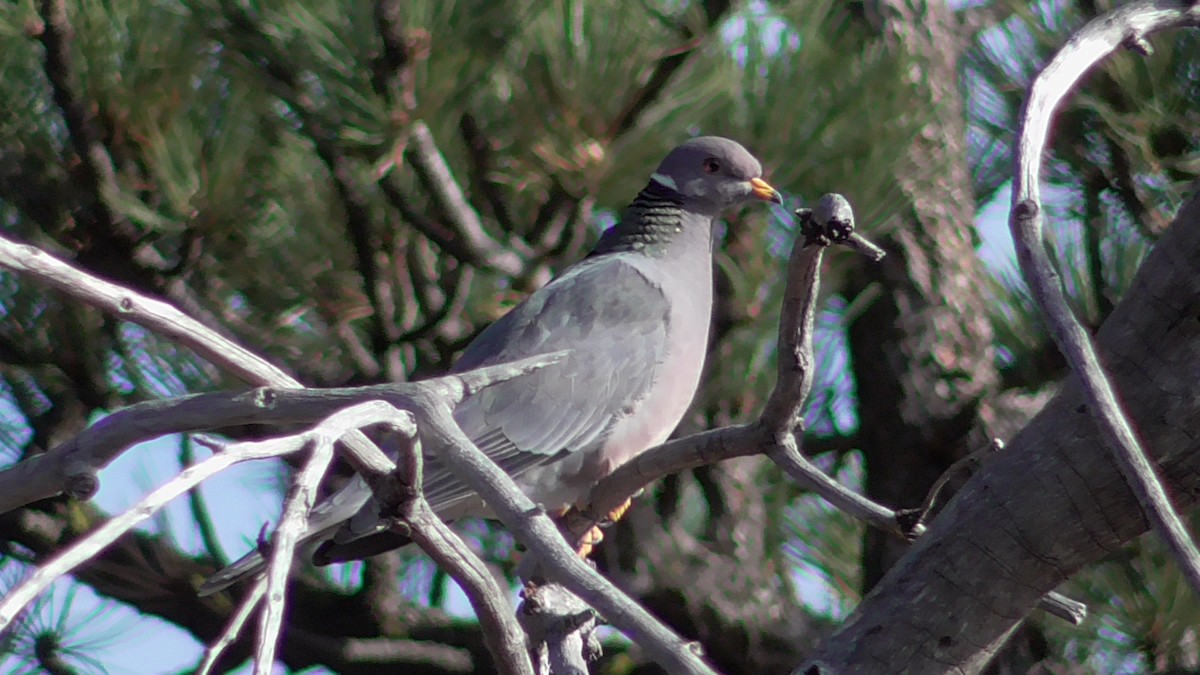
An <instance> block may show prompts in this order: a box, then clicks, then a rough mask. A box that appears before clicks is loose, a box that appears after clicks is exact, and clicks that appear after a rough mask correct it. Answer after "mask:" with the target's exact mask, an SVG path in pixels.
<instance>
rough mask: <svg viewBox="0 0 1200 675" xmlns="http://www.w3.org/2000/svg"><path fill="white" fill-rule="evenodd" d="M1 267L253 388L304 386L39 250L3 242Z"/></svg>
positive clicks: (196, 325) (158, 304)
mask: <svg viewBox="0 0 1200 675" xmlns="http://www.w3.org/2000/svg"><path fill="white" fill-rule="evenodd" d="M0 267H7V268H8V269H11V270H14V271H17V272H23V273H26V274H28V275H30V276H31V277H33V278H34V279H35V280H37V281H38V282H40V283H44V284H46V285H48V286H52V287H54V288H57V289H59V290H61V291H63V292H64V293H66V294H67V295H69V296H71V297H72V298H73V299H75V300H79V301H82V302H84V303H85V304H88V305H91V306H92V307H95V308H97V309H100V310H102V311H105V312H108V313H109V314H112V315H113V316H116V317H119V318H121V319H124V320H126V321H132V322H134V323H136V324H138V325H141V326H144V327H146V328H149V329H150V330H152V331H154V332H156V333H159V334H161V335H163V336H164V337H167V338H169V339H170V340H171V341H173V342H175V343H176V344H180V345H183V346H185V347H188V348H189V349H191V350H192V351H194V352H196V353H197V354H199V355H200V356H201V357H202V358H204V359H206V360H208V361H209V362H211V363H213V364H214V365H217V366H219V367H221V368H223V369H225V370H227V371H230V372H231V373H233V374H234V375H236V376H237V377H240V378H241V379H243V380H245V381H247V382H251V383H254V384H265V385H270V386H276V387H299V386H300V383H299V382H297V381H296V380H295V379H293V378H292V377H291V376H290V375H288V374H287V373H285V372H284V371H283V370H281V369H279V368H277V367H275V366H272V365H270V364H268V363H267V362H266V361H264V360H263V359H262V357H260V356H258V355H257V354H254V353H253V352H250V351H249V350H247V349H245V348H243V347H242V346H240V345H238V344H236V343H234V342H232V341H230V340H228V339H226V338H225V337H223V336H221V335H220V334H219V333H217V332H215V331H213V330H210V329H208V328H206V327H205V326H204V325H203V324H201V323H200V322H198V321H196V320H194V319H192V318H191V317H189V316H187V315H185V314H184V313H182V312H180V311H179V310H177V309H175V308H174V307H172V306H171V305H170V304H168V303H166V302H163V301H161V300H155V299H154V298H150V297H148V296H145V295H141V294H139V293H137V292H135V291H132V290H129V289H128V288H125V287H123V286H119V285H117V284H114V283H111V282H109V281H105V280H104V279H101V278H100V277H97V276H94V275H91V274H88V273H87V272H83V271H81V270H78V269H76V268H74V267H72V266H71V265H70V264H68V263H65V262H63V261H61V260H58V259H56V258H55V257H54V256H52V255H50V254H48V253H45V252H44V251H42V250H41V249H39V248H37V247H36V246H29V245H27V244H20V243H18V242H16V241H13V240H12V239H9V238H7V237H3V236H0Z"/></svg>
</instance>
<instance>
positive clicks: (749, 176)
mask: <svg viewBox="0 0 1200 675" xmlns="http://www.w3.org/2000/svg"><path fill="white" fill-rule="evenodd" d="M650 179H651V180H652V181H653V182H655V183H658V184H659V185H660V186H662V187H665V188H668V189H670V190H671V191H673V192H676V193H678V194H679V195H680V196H681V197H683V199H684V204H685V205H686V206H687V207H688V208H689V209H690V210H693V211H697V212H699V213H704V214H711V215H716V214H718V213H720V212H721V211H724V210H725V209H727V208H729V207H731V206H735V205H737V204H741V203H742V202H746V201H750V200H755V199H757V200H762V201H769V202H775V203H776V204H782V203H783V198H782V196H780V194H779V192H777V191H776V190H775V188H773V187H771V186H770V185H768V184H767V182H766V181H764V180H763V179H762V165H760V164H759V163H758V160H757V159H755V158H754V155H751V154H750V152H749V151H748V150H746V148H743V147H742V146H741V144H739V143H737V142H736V141H731V140H729V139H728V138H720V137H718V136H701V137H699V138H693V139H691V140H688V141H685V142H684V143H683V144H682V145H680V146H679V147H677V148H675V149H674V150H672V151H671V153H670V154H669V155H667V157H666V159H664V160H663V161H662V164H659V165H658V170H657V171H655V172H654V175H652V176H651V177H650Z"/></svg>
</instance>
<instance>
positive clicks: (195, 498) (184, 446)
mask: <svg viewBox="0 0 1200 675" xmlns="http://www.w3.org/2000/svg"><path fill="white" fill-rule="evenodd" d="M192 443H193V441H192V438H191V437H189V436H184V437H183V438H181V439H180V440H179V464H180V467H181V468H186V467H189V466H191V465H192V462H194V461H196V455H195V453H193V452H192ZM188 508H189V510H191V512H192V520H194V521H196V529H197V530H199V531H200V541H201V543H203V544H204V550H205V551H206V552H207V553H208V555H209V557H210V558H212V559H213V560H214V561H216V562H217V564H219V565H225V564H228V563H229V556H227V555H225V549H223V548H222V547H221V542H220V541H219V540H218V539H217V530H216V528H215V527H213V521H212V514H211V513H209V511H208V507H207V506H206V505H205V504H204V497H203V496H202V495H201V494H200V491H199V490H192V491H191V492H189V493H188Z"/></svg>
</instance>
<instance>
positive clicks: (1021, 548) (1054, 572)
mask: <svg viewBox="0 0 1200 675" xmlns="http://www.w3.org/2000/svg"><path fill="white" fill-rule="evenodd" d="M1097 345H1098V348H1099V351H1100V355H1101V357H1102V359H1103V360H1104V362H1105V365H1106V367H1107V368H1108V370H1109V372H1110V375H1111V376H1112V378H1113V381H1114V383H1115V385H1116V388H1117V390H1118V392H1119V393H1120V395H1121V398H1122V401H1123V403H1124V404H1125V406H1126V408H1127V410H1128V412H1129V414H1130V416H1131V418H1132V419H1133V421H1134V423H1135V427H1136V429H1137V431H1138V433H1139V434H1140V436H1141V440H1142V441H1143V443H1144V445H1145V446H1146V447H1147V448H1149V449H1150V450H1151V451H1152V453H1153V455H1154V458H1155V460H1156V461H1157V462H1158V463H1159V465H1160V467H1161V469H1162V472H1163V475H1164V478H1165V480H1166V482H1167V488H1168V491H1169V492H1170V494H1171V495H1172V497H1173V498H1174V499H1175V501H1176V504H1177V505H1178V506H1180V507H1186V506H1189V505H1191V504H1194V503H1195V502H1196V499H1197V496H1198V495H1200V453H1197V452H1196V451H1197V450H1200V434H1198V433H1197V430H1200V197H1193V198H1192V199H1191V200H1190V202H1189V203H1188V204H1187V205H1186V206H1185V207H1184V209H1183V210H1182V211H1181V212H1180V214H1179V216H1178V217H1177V218H1176V221H1175V224H1174V225H1173V226H1172V227H1171V228H1170V230H1168V231H1167V232H1166V234H1164V235H1163V237H1162V238H1161V239H1160V240H1159V242H1158V244H1157V246H1156V247H1155V249H1154V251H1153V252H1152V253H1151V254H1150V255H1149V256H1148V257H1147V259H1146V261H1145V262H1144V263H1143V264H1142V267H1141V270H1140V271H1139V273H1138V275H1137V277H1136V279H1135V280H1134V283H1133V285H1132V287H1131V288H1130V290H1129V292H1128V293H1127V294H1126V296H1125V298H1124V299H1123V300H1122V301H1121V302H1120V304H1118V306H1117V307H1116V309H1115V310H1114V311H1113V313H1112V314H1111V315H1110V316H1109V318H1108V319H1107V320H1106V321H1105V322H1104V324H1103V326H1102V327H1101V329H1100V331H1099V333H1098V335H1097ZM1147 529H1148V523H1147V520H1146V518H1145V516H1144V515H1143V513H1142V511H1141V509H1140V508H1139V506H1138V503H1137V500H1136V498H1135V496H1134V494H1133V492H1132V491H1131V490H1130V488H1129V486H1128V485H1127V483H1126V482H1125V480H1124V479H1123V478H1122V476H1121V473H1120V471H1119V470H1118V468H1117V466H1116V465H1115V464H1114V463H1113V460H1112V458H1111V457H1110V453H1109V452H1108V450H1107V448H1106V446H1105V445H1104V441H1103V439H1102V438H1101V436H1100V434H1099V432H1098V428H1097V426H1096V425H1095V422H1094V421H1093V418H1092V415H1091V414H1090V412H1089V410H1088V409H1087V406H1086V404H1084V402H1083V397H1082V395H1081V393H1080V390H1079V387H1078V384H1077V383H1076V382H1075V381H1074V378H1073V377H1072V378H1070V379H1068V381H1067V382H1066V383H1065V384H1064V386H1063V389H1062V391H1061V392H1060V393H1059V394H1058V395H1057V396H1056V397H1055V398H1054V399H1053V400H1052V401H1051V402H1050V404H1048V405H1047V406H1046V407H1045V408H1044V409H1043V410H1042V412H1041V413H1039V414H1038V415H1037V416H1036V417H1035V418H1034V419H1033V421H1032V422H1031V423H1030V424H1029V425H1028V426H1026V427H1025V428H1024V429H1023V430H1022V431H1021V432H1020V433H1019V434H1017V436H1016V437H1015V438H1013V440H1012V442H1011V443H1010V444H1009V445H1008V447H1007V449H1005V450H1004V451H1003V452H1002V453H1001V454H1000V455H998V456H996V457H995V458H994V459H992V460H990V461H988V462H987V463H986V464H984V466H983V467H982V468H981V470H980V471H979V472H978V473H977V474H976V475H975V476H974V477H973V478H972V479H971V480H970V481H968V482H967V484H966V485H965V486H964V487H963V488H962V490H961V491H960V492H959V493H958V494H957V495H956V496H955V497H954V499H953V500H952V501H951V502H950V504H948V505H947V506H946V508H945V509H944V510H943V512H942V513H941V514H940V515H939V516H938V518H937V519H936V520H935V521H934V522H933V524H932V526H931V528H930V531H929V532H928V533H927V534H926V535H925V536H924V537H922V538H921V539H920V540H919V541H918V542H917V544H916V545H915V546H914V547H913V549H912V550H911V551H910V552H909V553H908V554H907V555H905V556H904V557H903V558H902V559H901V560H900V561H899V562H898V563H897V564H896V565H895V566H894V567H893V568H892V569H891V570H890V571H889V572H888V573H887V574H886V575H885V576H884V577H883V579H882V580H881V581H880V582H879V584H878V585H877V586H876V587H875V589H874V590H873V591H872V592H871V594H870V595H869V596H868V597H867V598H866V599H865V600H864V601H863V603H862V605H861V606H860V607H859V609H858V610H857V611H856V612H855V613H854V615H853V616H852V617H851V618H850V620H849V621H847V622H846V623H845V625H844V626H843V627H842V628H841V629H840V630H839V631H838V632H837V633H836V634H835V635H834V636H833V637H831V638H830V640H829V641H828V642H827V643H826V644H824V645H823V646H822V647H821V648H820V649H819V650H818V652H817V654H816V656H815V658H814V660H813V662H811V663H810V664H809V665H808V666H806V667H805V668H804V669H803V672H805V673H809V672H811V673H820V672H837V673H876V672H905V673H915V674H919V673H945V672H956V673H960V672H961V673H974V672H979V671H980V670H982V669H983V668H984V667H985V666H986V664H987V663H988V661H989V660H990V659H991V657H992V656H993V655H994V654H995V653H996V651H997V650H998V649H999V648H1000V646H1001V645H1002V644H1003V642H1004V640H1005V639H1006V638H1007V637H1008V636H1009V635H1010V634H1011V633H1012V631H1013V630H1014V629H1015V628H1016V627H1017V626H1018V625H1019V623H1020V622H1021V620H1022V619H1023V618H1024V617H1025V616H1026V615H1027V614H1028V613H1029V612H1030V611H1032V609H1033V608H1034V605H1035V604H1036V603H1037V601H1038V599H1039V598H1040V597H1041V596H1042V595H1043V594H1044V593H1046V592H1047V591H1049V590H1052V589H1053V588H1054V587H1055V586H1057V585H1058V584H1059V583H1061V582H1062V581H1063V580H1065V579H1066V578H1067V577H1069V576H1070V575H1072V574H1074V573H1075V572H1076V571H1078V570H1079V569H1080V568H1081V567H1083V566H1084V565H1086V564H1088V563H1090V562H1094V561H1096V560H1099V559H1100V558H1103V557H1104V556H1106V555H1108V554H1109V553H1111V552H1113V551H1114V550H1115V549H1117V548H1118V547H1119V546H1121V545H1122V544H1123V543H1125V542H1128V541H1129V540H1130V539H1132V538H1133V537H1136V536H1138V535H1140V534H1142V533H1143V532H1145V531H1146V530H1147ZM814 666H817V667H815V668H814Z"/></svg>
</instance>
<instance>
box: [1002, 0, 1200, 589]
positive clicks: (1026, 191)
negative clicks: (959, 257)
mask: <svg viewBox="0 0 1200 675" xmlns="http://www.w3.org/2000/svg"><path fill="white" fill-rule="evenodd" d="M1198 25H1200V5H1196V4H1195V3H1194V2H1170V1H1166V0H1153V1H1147V2H1137V3H1133V4H1130V5H1126V6H1124V7H1122V8H1120V9H1118V10H1116V11H1113V12H1110V13H1109V14H1107V15H1105V16H1103V17H1101V18H1099V19H1097V20H1095V21H1092V22H1091V23H1089V24H1088V25H1087V26H1085V27H1084V28H1083V29H1082V30H1081V31H1079V32H1078V33H1076V34H1075V35H1074V36H1072V38H1071V40H1070V41H1069V42H1068V43H1067V44H1066V46H1064V47H1063V48H1062V49H1061V50H1059V52H1058V54H1056V55H1055V57H1054V58H1053V59H1052V60H1051V61H1050V63H1049V64H1047V65H1046V67H1045V68H1044V69H1043V70H1042V71H1041V73H1039V74H1038V76H1037V78H1036V79H1035V80H1034V82H1033V85H1032V86H1031V88H1030V92H1029V98H1028V100H1027V101H1026V104H1025V109H1024V111H1023V113H1022V116H1021V131H1020V137H1019V141H1018V145H1017V155H1016V160H1015V168H1016V171H1015V175H1014V180H1013V197H1012V199H1013V201H1012V213H1011V215H1010V216H1009V227H1010V229H1011V230H1012V234H1013V240H1014V243H1015V245H1016V250H1017V260H1018V261H1019V262H1020V265H1021V270H1022V272H1023V274H1024V276H1025V280H1026V282H1027V283H1028V284H1029V287H1030V289H1031V290H1032V292H1033V297H1034V299H1035V300H1036V301H1037V303H1038V307H1039V308H1040V309H1041V312H1042V315H1043V316H1044V317H1045V320H1046V323H1047V324H1048V325H1049V326H1050V329H1051V333H1052V334H1053V336H1054V340H1055V342H1056V343H1057V344H1058V346H1059V349H1061V350H1062V352H1063V354H1064V355H1065V356H1066V357H1067V361H1068V363H1070V365H1071V369H1072V371H1073V372H1074V373H1075V375H1076V377H1078V378H1079V381H1080V382H1081V383H1082V385H1083V389H1084V392H1085V394H1086V398H1087V401H1088V404H1089V405H1088V408H1089V409H1090V411H1091V413H1092V415H1094V417H1095V420H1096V423H1097V424H1098V425H1100V427H1101V428H1102V429H1103V430H1104V436H1105V438H1106V439H1107V442H1108V444H1109V445H1110V446H1111V447H1110V449H1111V451H1112V453H1113V455H1114V457H1115V458H1116V460H1117V463H1118V465H1119V466H1120V467H1121V471H1122V473H1123V474H1124V475H1125V477H1126V479H1127V480H1128V481H1129V483H1130V486H1131V487H1132V488H1133V490H1134V492H1135V493H1136V494H1137V497H1138V502H1139V503H1140V504H1141V506H1142V509H1143V511H1144V512H1145V513H1146V516H1147V517H1148V518H1149V519H1150V521H1151V522H1152V523H1153V525H1154V530H1155V531H1156V532H1157V533H1158V534H1159V536H1161V537H1162V538H1163V540H1164V542H1165V543H1166V544H1167V546H1168V548H1170V550H1171V552H1172V554H1173V555H1174V557H1175V559H1176V561H1177V562H1178V563H1179V565H1180V567H1181V569H1182V570H1183V573H1184V576H1185V577H1187V579H1188V583H1190V584H1191V586H1192V590H1193V591H1194V592H1196V593H1200V550H1197V548H1196V545H1195V543H1194V542H1192V540H1191V537H1190V536H1189V534H1188V532H1187V529H1186V528H1185V527H1184V525H1183V522H1182V521H1181V520H1180V518H1179V515H1178V513H1176V511H1175V508H1174V507H1173V506H1172V505H1171V501H1170V499H1169V498H1168V497H1167V494H1166V490H1165V489H1164V488H1163V484H1162V478H1161V476H1160V475H1159V473H1158V471H1157V470H1156V469H1155V467H1154V464H1153V463H1152V462H1151V461H1150V459H1149V457H1148V456H1147V453H1146V450H1145V449H1144V448H1142V447H1141V444H1140V442H1139V441H1138V438H1137V435H1136V434H1135V433H1134V431H1133V427H1132V426H1131V425H1130V423H1129V418H1128V416H1127V415H1126V413H1125V411H1124V410H1123V409H1122V407H1121V404H1120V403H1119V402H1118V399H1117V394H1116V392H1115V391H1114V389H1113V386H1112V382H1111V381H1110V379H1109V377H1108V375H1107V374H1106V373H1105V370H1104V367H1103V365H1101V363H1100V358H1099V356H1098V355H1097V353H1096V348H1095V345H1094V344H1093V342H1092V338H1091V336H1090V335H1089V334H1088V332H1087V330H1086V329H1085V328H1084V327H1083V325H1082V324H1081V323H1080V322H1079V321H1078V319H1077V318H1076V317H1075V315H1074V313H1073V312H1072V311H1071V308H1070V305H1069V304H1068V303H1067V299H1066V296H1065V295H1064V293H1063V290H1062V287H1061V285H1060V282H1059V277H1058V273H1057V272H1055V270H1054V266H1053V264H1052V263H1051V261H1050V258H1049V256H1048V255H1047V253H1046V249H1045V245H1044V238H1043V232H1042V226H1043V222H1042V208H1041V185H1040V177H1041V166H1042V156H1043V152H1044V149H1045V147H1046V140H1047V137H1048V135H1049V131H1050V125H1051V123H1052V122H1053V120H1054V112H1055V110H1056V109H1057V108H1058V106H1059V104H1060V103H1061V102H1062V101H1063V99H1064V98H1065V97H1066V95H1067V93H1068V92H1070V91H1071V89H1072V88H1074V86H1075V85H1076V83H1078V81H1079V80H1080V79H1081V78H1082V77H1083V76H1084V74H1086V73H1087V72H1088V71H1089V70H1091V68H1092V67H1093V66H1095V65H1096V64H1097V63H1099V62H1100V61H1101V60H1103V59H1104V58H1106V57H1107V56H1109V55H1110V54H1112V53H1114V52H1116V51H1117V50H1118V49H1121V48H1122V47H1129V48H1131V49H1133V50H1134V51H1138V52H1140V53H1148V52H1149V49H1150V44H1149V43H1148V42H1147V41H1146V37H1147V36H1149V35H1150V34H1152V33H1156V32H1159V31H1162V30H1166V29H1169V28H1180V27H1191V26H1198Z"/></svg>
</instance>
